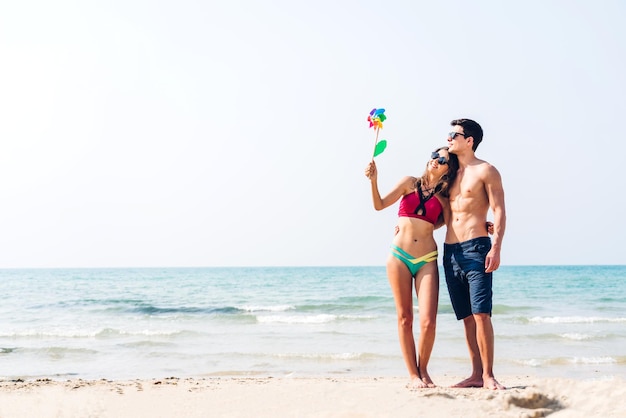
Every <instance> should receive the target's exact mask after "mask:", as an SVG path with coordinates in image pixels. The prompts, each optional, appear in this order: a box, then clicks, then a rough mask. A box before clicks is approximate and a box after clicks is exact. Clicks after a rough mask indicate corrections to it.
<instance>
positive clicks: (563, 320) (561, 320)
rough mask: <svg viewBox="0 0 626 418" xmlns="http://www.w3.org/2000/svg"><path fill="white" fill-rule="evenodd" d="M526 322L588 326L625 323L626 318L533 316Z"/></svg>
mask: <svg viewBox="0 0 626 418" xmlns="http://www.w3.org/2000/svg"><path fill="white" fill-rule="evenodd" d="M527 321H528V322H538V323H545V324H588V323H595V322H607V323H608V322H611V323H612V322H626V318H608V317H601V316H535V317H532V318H528V319H527Z"/></svg>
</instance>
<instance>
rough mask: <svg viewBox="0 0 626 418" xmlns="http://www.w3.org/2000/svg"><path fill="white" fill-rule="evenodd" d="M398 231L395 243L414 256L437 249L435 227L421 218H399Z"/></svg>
mask: <svg viewBox="0 0 626 418" xmlns="http://www.w3.org/2000/svg"><path fill="white" fill-rule="evenodd" d="M398 228H399V230H398V233H397V234H396V236H395V237H394V239H393V244H394V245H396V246H398V247H400V248H402V249H403V250H404V251H406V252H407V253H409V254H411V255H412V256H414V257H420V256H422V255H424V254H427V253H429V252H431V251H434V250H436V249H437V243H436V242H435V239H434V238H433V231H434V229H435V227H434V226H433V224H431V223H430V222H427V221H424V220H422V219H419V218H405V217H401V218H398Z"/></svg>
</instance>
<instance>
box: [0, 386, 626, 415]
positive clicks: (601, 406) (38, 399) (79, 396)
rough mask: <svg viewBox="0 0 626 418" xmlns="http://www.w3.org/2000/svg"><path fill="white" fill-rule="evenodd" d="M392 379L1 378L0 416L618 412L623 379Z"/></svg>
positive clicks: (625, 399)
mask: <svg viewBox="0 0 626 418" xmlns="http://www.w3.org/2000/svg"><path fill="white" fill-rule="evenodd" d="M460 380H461V378H460V377H445V378H440V379H438V380H437V383H438V384H439V385H440V387H437V388H433V389H414V390H411V389H409V388H407V379H406V378H399V377H398V378H394V377H378V378H376V377H280V378H277V377H274V378H272V377H263V378H253V377H242V378H231V377H212V378H189V379H179V378H174V377H171V378H167V379H153V380H126V381H109V380H93V381H87V380H67V381H58V380H49V379H41V380H37V381H19V380H18V381H7V380H5V381H0V417H1V418H12V417H20V418H21V417H39V418H45V417H116V418H119V417H343V418H348V417H354V418H357V417H359V418H361V417H394V418H398V417H470V418H471V417H543V416H550V417H555V418H556V417H559V418H560V417H626V385H625V382H624V380H623V379H619V378H601V379H594V380H571V379H543V378H536V377H527V376H524V377H520V376H516V377H511V376H508V377H499V380H500V381H501V382H502V383H504V384H506V385H507V387H508V388H507V390H505V391H491V390H487V389H456V388H450V387H446V386H450V385H452V384H454V383H456V382H457V381H460Z"/></svg>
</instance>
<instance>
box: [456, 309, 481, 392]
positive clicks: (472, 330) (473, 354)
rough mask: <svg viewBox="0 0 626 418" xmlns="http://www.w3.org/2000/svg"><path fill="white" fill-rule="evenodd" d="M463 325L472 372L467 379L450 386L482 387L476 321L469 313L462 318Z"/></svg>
mask: <svg viewBox="0 0 626 418" xmlns="http://www.w3.org/2000/svg"><path fill="white" fill-rule="evenodd" d="M463 325H464V326H465V342H466V343H467V349H468V351H469V355H470V361H471V362H472V374H471V376H470V377H468V378H467V379H465V380H463V381H461V382H459V383H457V384H456V385H454V386H452V387H455V388H481V387H483V367H482V361H481V357H480V349H479V345H478V341H477V339H476V321H475V320H474V316H473V315H470V316H468V317H465V318H463Z"/></svg>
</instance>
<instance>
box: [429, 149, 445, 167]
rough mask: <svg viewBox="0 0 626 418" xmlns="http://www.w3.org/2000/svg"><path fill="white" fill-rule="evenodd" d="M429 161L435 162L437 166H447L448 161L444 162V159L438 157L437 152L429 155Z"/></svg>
mask: <svg viewBox="0 0 626 418" xmlns="http://www.w3.org/2000/svg"><path fill="white" fill-rule="evenodd" d="M430 159H431V160H437V162H438V163H439V165H446V164H448V160H446V158H445V157H442V156H441V155H439V153H438V152H436V151H435V152H433V153H432V154H430Z"/></svg>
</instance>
